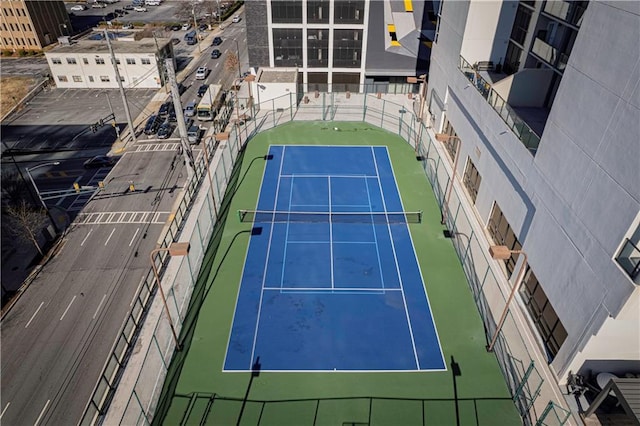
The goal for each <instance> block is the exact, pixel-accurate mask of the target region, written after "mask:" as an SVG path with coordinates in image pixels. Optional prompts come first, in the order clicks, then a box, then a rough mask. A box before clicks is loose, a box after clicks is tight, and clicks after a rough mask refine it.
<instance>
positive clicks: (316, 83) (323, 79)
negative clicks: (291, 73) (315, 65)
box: [307, 72, 329, 92]
mask: <svg viewBox="0 0 640 426" xmlns="http://www.w3.org/2000/svg"><path fill="white" fill-rule="evenodd" d="M307 79H308V83H309V91H310V92H311V91H314V90H318V91H319V92H328V91H329V85H328V84H327V82H328V81H329V80H328V74H327V73H326V72H310V73H308V74H307Z"/></svg>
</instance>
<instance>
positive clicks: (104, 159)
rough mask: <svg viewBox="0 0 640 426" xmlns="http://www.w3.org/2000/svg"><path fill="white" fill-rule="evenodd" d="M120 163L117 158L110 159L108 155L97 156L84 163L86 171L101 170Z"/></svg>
mask: <svg viewBox="0 0 640 426" xmlns="http://www.w3.org/2000/svg"><path fill="white" fill-rule="evenodd" d="M117 161H118V159H117V158H113V157H108V156H106V155H96V156H95V157H92V158H89V159H88V160H87V161H85V162H84V164H83V166H84V168H85V169H99V168H101V167H111V166H113V165H114V164H116V162H117Z"/></svg>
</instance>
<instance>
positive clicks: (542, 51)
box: [531, 37, 569, 70]
mask: <svg viewBox="0 0 640 426" xmlns="http://www.w3.org/2000/svg"><path fill="white" fill-rule="evenodd" d="M531 51H532V52H533V53H535V54H536V55H537V56H538V57H540V59H542V60H544V61H545V62H547V63H548V64H549V65H551V66H554V67H556V68H558V69H559V70H564V69H565V68H566V67H567V62H569V55H567V54H566V53H564V52H560V51H559V50H558V49H557V48H555V47H553V46H552V45H550V44H549V43H547V42H546V41H544V40H542V39H539V38H537V37H536V38H535V39H534V40H533V47H532V48H531Z"/></svg>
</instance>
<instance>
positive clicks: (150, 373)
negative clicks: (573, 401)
mask: <svg viewBox="0 0 640 426" xmlns="http://www.w3.org/2000/svg"><path fill="white" fill-rule="evenodd" d="M385 96H386V95H379V94H377V93H376V94H345V93H315V92H311V93H308V94H306V95H305V96H299V97H297V96H296V95H294V94H290V95H287V96H284V97H282V98H279V99H273V100H271V101H268V102H262V103H261V104H259V105H258V104H254V103H253V102H249V99H245V100H244V102H243V100H242V99H241V100H239V102H238V103H237V105H240V104H244V105H249V107H248V108H247V109H244V110H242V111H234V114H236V116H237V117H243V119H242V120H240V119H238V120H237V124H236V125H234V126H232V129H231V131H230V133H229V134H228V140H226V141H223V142H221V143H220V145H219V146H217V147H216V145H215V143H214V142H213V141H211V140H208V141H207V142H206V143H207V144H208V146H209V147H210V149H209V152H208V155H209V157H210V158H212V163H211V164H212V166H211V169H210V178H207V169H206V164H205V159H204V158H203V157H201V158H200V159H199V160H198V161H197V163H196V167H195V169H196V173H195V175H194V176H193V179H192V180H191V181H190V182H189V183H188V185H187V187H186V189H185V191H184V194H183V198H182V200H181V202H180V204H179V206H178V207H177V209H176V212H175V217H174V218H173V220H172V221H171V222H170V224H169V225H168V226H167V228H166V235H165V237H164V240H163V244H162V247H168V246H169V244H170V243H171V242H173V241H177V240H178V238H179V237H180V239H181V240H182V241H185V240H187V239H188V240H189V241H190V243H191V251H190V252H189V254H188V256H185V257H182V258H177V259H174V260H172V262H177V265H178V266H177V267H176V268H173V266H175V265H172V270H173V269H175V270H176V271H177V272H176V273H175V274H167V275H168V276H166V277H165V281H164V285H163V288H167V289H168V291H166V293H167V299H168V304H169V310H170V314H171V317H172V318H174V322H175V323H176V324H175V325H176V327H177V330H178V333H179V332H180V330H181V329H182V328H185V327H186V329H185V330H186V332H187V334H188V333H189V330H190V329H191V328H192V326H193V324H194V322H195V321H196V319H197V312H189V311H190V310H189V309H188V307H189V301H190V300H191V301H192V302H193V300H192V299H195V298H203V297H205V295H206V294H205V293H203V292H206V291H205V290H202V289H194V285H195V282H196V279H197V277H198V273H199V270H200V267H201V265H202V262H203V260H205V261H206V259H205V258H204V256H205V252H206V250H207V247H208V245H209V244H211V242H210V240H215V239H216V238H219V237H220V235H221V228H222V227H223V225H224V214H225V212H224V210H225V209H224V207H225V206H224V205H223V199H224V196H225V192H226V191H229V190H232V189H233V187H234V185H235V183H234V182H235V181H237V179H238V170H239V161H238V158H239V157H240V156H242V154H243V150H242V148H243V146H244V144H245V143H246V142H247V140H249V139H250V138H251V137H253V136H254V135H255V134H257V133H259V132H261V131H264V130H267V129H269V128H273V127H275V126H278V125H280V124H284V123H287V122H290V121H307V120H308V121H332V120H339V121H361V122H366V123H369V124H371V125H374V126H378V127H381V128H383V129H386V130H388V131H390V132H392V133H395V134H397V135H399V136H401V137H402V138H403V139H404V140H405V141H407V143H409V144H410V145H411V146H412V147H413V148H414V149H415V151H416V157H417V159H418V160H420V161H421V164H422V167H423V169H424V172H425V174H426V176H427V178H428V180H429V182H430V184H431V186H432V187H433V191H434V193H435V196H436V199H437V202H438V204H439V206H440V207H441V208H446V209H447V213H448V214H447V215H446V218H447V222H446V225H447V227H448V229H449V230H448V231H447V232H448V233H449V236H451V237H452V242H453V244H454V247H455V250H456V252H457V254H458V257H459V259H460V262H461V264H462V266H463V269H464V272H465V274H466V276H467V280H468V283H469V288H470V290H471V291H472V294H473V297H474V300H475V302H476V305H477V308H478V310H479V312H480V314H481V316H482V319H483V323H484V327H485V333H486V337H487V339H489V338H490V337H491V336H493V334H494V332H495V330H496V321H495V318H496V315H499V314H500V312H502V310H503V309H504V307H505V303H506V300H507V296H508V294H507V291H506V289H505V287H506V286H504V284H501V283H504V280H505V278H504V276H496V274H495V273H494V268H495V267H496V266H497V263H496V262H495V261H494V260H492V259H490V258H489V256H488V251H487V248H488V246H489V242H488V241H487V239H486V237H485V236H484V235H478V233H477V232H476V231H474V229H477V227H474V225H473V224H474V223H475V221H476V219H474V218H473V213H472V211H471V210H470V208H469V203H468V201H466V200H465V197H466V195H465V193H464V192H460V191H459V189H458V188H456V187H455V186H454V190H453V191H452V193H451V196H450V199H449V200H448V203H447V206H444V193H445V190H446V188H447V186H448V185H449V184H450V179H451V165H450V160H449V158H448V157H447V156H446V154H444V152H445V150H444V148H443V147H438V146H436V144H437V143H438V142H435V141H434V140H433V139H432V138H431V136H430V132H431V130H430V129H429V128H428V126H427V124H426V123H424V122H422V121H421V120H419V119H418V117H417V116H416V114H415V113H414V110H415V108H414V106H415V102H418V100H417V99H415V97H413V96H394V97H393V98H394V99H393V100H389V99H385ZM283 103H284V104H287V105H288V106H287V107H282V105H283ZM234 114H232V115H231V120H233V119H234V116H233V115H234ZM240 123H242V124H240ZM329 125H330V124H329ZM338 130H339V129H338ZM209 182H210V185H209ZM202 183H205V184H204V185H202ZM209 186H210V187H209ZM201 187H202V188H203V189H202V192H203V193H206V194H200V196H199V195H198V192H197V191H198V190H200V188H201ZM196 197H199V198H198V201H197V202H195V203H194V200H195V199H196ZM187 216H189V218H190V219H189V221H188V224H187V220H186V218H187ZM216 218H217V219H218V220H217V221H216ZM187 236H189V237H187ZM168 262H169V255H168V254H167V253H166V252H165V253H164V255H163V256H160V255H159V256H158V258H157V266H158V268H159V270H160V271H161V273H162V272H163V271H165V270H166V267H167V265H168ZM498 273H499V274H502V272H498ZM155 291H156V284H155V280H154V277H153V274H152V271H151V269H150V270H149V273H148V274H147V275H146V277H145V278H144V280H143V283H142V286H141V289H140V292H139V294H138V296H137V297H136V299H135V306H134V307H133V308H132V311H131V314H130V317H129V319H128V320H127V322H126V323H125V325H124V326H123V328H122V331H121V333H120V337H119V338H118V340H117V341H116V342H115V344H114V347H113V351H112V355H111V357H110V359H109V361H108V362H107V365H106V366H105V369H104V372H103V374H102V376H101V379H100V382H99V383H98V385H97V387H96V391H95V392H94V396H93V399H92V400H91V403H90V404H89V407H88V409H87V412H86V414H85V416H84V418H83V422H82V423H83V424H91V423H94V422H99V421H100V420H101V419H102V415H103V414H104V413H105V412H106V409H107V408H108V406H109V402H110V399H111V398H112V396H113V393H114V391H115V386H117V383H118V379H119V375H120V374H121V369H122V367H123V366H124V364H125V363H126V360H127V357H128V354H129V353H130V351H131V348H132V346H133V344H134V343H135V339H136V335H137V330H139V325H140V323H141V321H143V320H144V319H145V313H146V312H147V311H148V309H149V307H150V305H151V301H152V296H153V294H154V293H155ZM194 291H196V292H195V293H193V292H194ZM192 293H193V294H192ZM191 305H192V306H199V305H198V304H197V303H191ZM191 310H193V309H191ZM155 318H156V319H155V320H156V323H155V328H154V331H153V337H152V338H151V342H150V344H148V345H147V346H146V348H145V349H144V350H145V351H146V354H145V357H144V361H143V362H142V367H141V369H140V371H139V373H138V376H137V379H136V381H135V386H134V387H133V390H132V392H131V394H130V396H129V400H128V403H127V406H126V408H125V409H124V411H123V412H122V416H121V417H120V418H119V419H118V423H119V424H127V425H134V424H136V425H138V424H151V421H152V419H153V418H154V415H155V409H156V405H157V403H158V400H159V397H160V392H161V390H162V387H163V382H164V379H165V377H166V375H167V371H168V368H169V364H170V362H171V359H172V357H173V356H176V357H184V356H185V355H184V352H179V351H174V349H175V345H174V343H175V342H174V341H173V339H172V336H171V330H170V324H169V322H168V320H167V318H166V316H165V315H156V317H155ZM185 330H183V331H185ZM183 334H184V333H183ZM531 341H532V340H531V336H530V332H529V331H528V330H527V325H526V324H522V323H520V322H519V320H518V318H516V316H514V314H513V313H512V312H509V314H508V315H507V319H506V321H505V323H504V326H503V327H502V329H501V331H500V333H499V336H498V339H497V342H496V344H495V347H494V352H495V354H496V357H497V360H498V362H499V365H500V368H501V370H502V373H503V375H504V377H505V381H506V383H507V386H508V387H509V389H510V392H511V395H512V399H513V402H514V404H515V406H516V407H517V409H518V411H519V413H520V415H521V417H522V419H523V423H524V424H529V425H533V424H536V425H537V424H540V425H542V424H544V425H561V424H565V422H566V421H567V419H568V418H569V416H570V413H569V412H568V411H567V410H566V409H565V408H563V407H562V405H563V403H564V401H553V400H552V399H553V395H556V393H554V387H557V385H556V384H555V383H551V382H546V383H545V381H544V380H543V376H542V374H541V372H540V368H547V367H546V366H541V365H537V364H536V362H535V360H534V358H532V356H531V355H530V353H531V351H532V350H538V349H537V348H532V343H531ZM534 345H535V344H534ZM176 376H177V375H176ZM174 379H175V378H174ZM176 380H177V379H176ZM263 403H266V402H263ZM537 413H539V414H537Z"/></svg>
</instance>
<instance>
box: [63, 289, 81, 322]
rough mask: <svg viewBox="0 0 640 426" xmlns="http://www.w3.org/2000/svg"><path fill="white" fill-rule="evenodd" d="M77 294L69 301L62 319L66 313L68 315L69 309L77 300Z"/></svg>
mask: <svg viewBox="0 0 640 426" xmlns="http://www.w3.org/2000/svg"><path fill="white" fill-rule="evenodd" d="M76 297H78V296H77V295H76V296H73V299H71V302H69V306H67V309H65V310H64V313H63V314H62V316H61V317H60V321H62V318H64V316H65V315H67V312H68V311H69V308H70V307H71V305H72V304H73V301H74V300H76Z"/></svg>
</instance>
